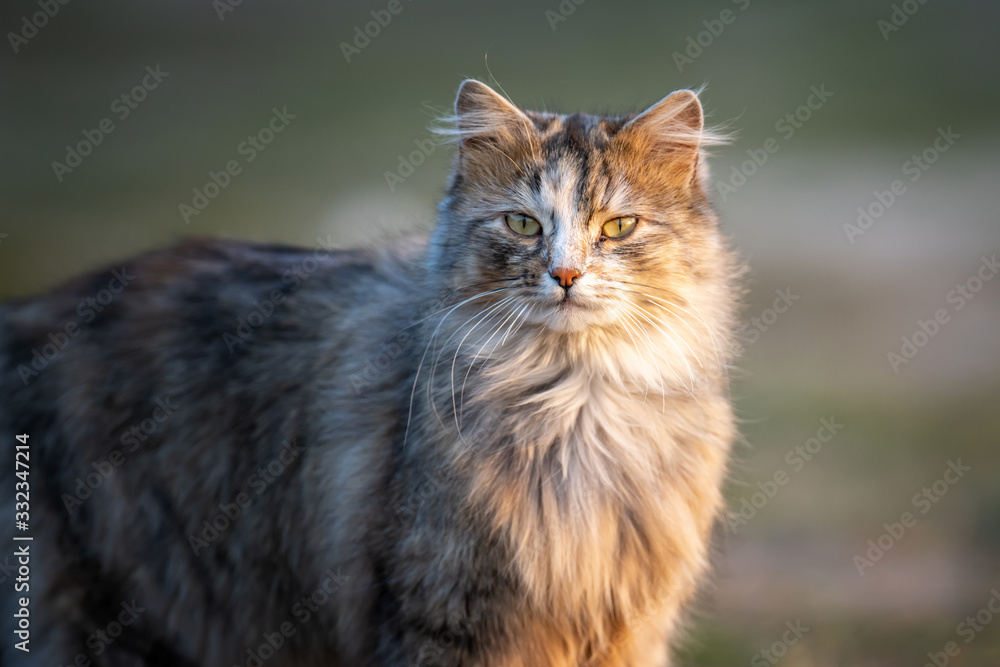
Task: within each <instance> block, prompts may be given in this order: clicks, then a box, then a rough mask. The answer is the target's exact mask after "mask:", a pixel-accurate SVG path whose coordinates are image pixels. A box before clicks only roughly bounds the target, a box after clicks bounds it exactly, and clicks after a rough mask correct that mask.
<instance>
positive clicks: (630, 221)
mask: <svg viewBox="0 0 1000 667" xmlns="http://www.w3.org/2000/svg"><path fill="white" fill-rule="evenodd" d="M636 222H638V219H637V218H636V217H635V216H632V215H627V216H623V217H621V218H615V219H614V220H608V221H607V222H605V223H604V226H603V227H601V234H602V235H604V236H605V237H606V238H609V239H620V238H623V237H625V236H628V235H629V234H631V233H632V230H633V229H635V223H636Z"/></svg>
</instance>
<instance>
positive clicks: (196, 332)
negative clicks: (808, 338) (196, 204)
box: [0, 79, 741, 667]
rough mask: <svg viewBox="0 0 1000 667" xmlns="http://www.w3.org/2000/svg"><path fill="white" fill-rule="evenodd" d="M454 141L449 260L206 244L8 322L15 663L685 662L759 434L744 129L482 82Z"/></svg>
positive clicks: (691, 111)
mask: <svg viewBox="0 0 1000 667" xmlns="http://www.w3.org/2000/svg"><path fill="white" fill-rule="evenodd" d="M449 127H450V129H445V130H443V132H444V134H446V135H447V136H448V138H449V139H451V140H453V141H454V142H455V143H456V144H457V149H456V154H455V158H454V164H453V169H452V173H451V176H450V182H449V184H448V187H447V191H446V194H445V196H444V198H443V201H442V203H441V205H440V209H439V221H438V224H437V225H436V227H435V229H434V230H433V231H432V233H431V234H430V235H429V237H428V238H426V239H419V238H415V239H405V240H403V241H399V242H394V243H391V244H386V245H385V247H382V248H373V249H366V250H351V251H344V250H332V249H329V248H326V247H320V248H317V249H315V250H306V249H296V248H290V247H282V246H276V245H263V244H254V243H247V242H235V241H217V240H193V241H187V242H183V243H181V244H179V245H177V246H175V247H173V248H170V249H167V250H163V251H157V252H152V253H150V254H146V255H144V256H140V257H137V258H134V259H132V260H130V261H127V262H125V263H123V264H119V265H116V266H115V267H114V268H113V269H110V270H108V271H102V272H96V273H92V274H90V275H88V276H85V277H82V278H79V279H76V280H74V281H72V282H70V283H68V284H66V285H64V286H63V287H60V288H58V289H56V290H54V291H53V292H51V293H49V294H47V295H44V296H40V297H36V298H28V299H23V300H20V301H16V302H12V303H8V304H6V305H3V306H2V307H0V323H2V325H0V399H2V408H0V439H2V441H3V451H4V452H5V455H4V456H5V457H6V459H7V461H9V462H11V463H10V464H8V462H5V463H4V464H3V471H4V472H3V473H2V475H0V477H2V479H0V483H2V485H3V489H4V494H5V496H4V498H5V499H6V500H5V501H4V505H3V512H4V513H3V517H4V519H3V521H2V522H0V525H3V526H4V528H3V529H2V532H3V535H2V536H0V537H4V538H7V539H5V540H4V543H6V544H15V545H30V559H29V560H30V566H29V567H30V590H29V591H27V592H23V593H16V594H14V595H13V597H12V594H11V591H12V588H11V586H10V582H8V584H7V585H5V587H4V594H3V597H2V598H0V605H2V610H0V611H2V619H3V620H2V621H0V625H2V626H3V627H2V629H3V639H2V640H0V647H2V654H0V661H2V663H3V664H4V665H14V664H18V665H21V664H23V665H46V666H54V665H161V664H162V665H205V666H216V665H219V666H224V665H244V666H246V667H261V665H268V666H269V667H270V666H273V665H299V666H308V665H317V666H318V665H324V666H326V667H330V666H335V665H344V666H351V667H354V666H360V665H372V666H377V667H404V666H405V667H411V666H417V665H421V666H425V665H437V666H441V667H455V666H459V665H462V666H479V667H543V666H552V667H565V666H570V665H574V666H577V665H593V666H598V665H600V666H604V667H611V666H626V665H627V666H632V667H653V666H658V667H660V666H664V665H667V664H669V662H670V660H671V644H672V641H673V639H674V638H675V636H676V635H677V631H678V628H679V627H681V625H682V622H683V615H684V612H685V610H686V609H687V607H688V606H689V603H690V602H691V600H692V598H693V596H695V594H696V592H697V590H698V587H699V582H701V581H702V579H703V576H704V574H705V571H706V568H707V563H708V560H709V554H710V543H711V536H712V533H713V530H714V527H715V526H716V525H717V523H718V517H719V516H720V513H721V510H722V507H723V499H722V494H721V486H722V484H723V481H724V478H725V475H726V467H727V459H728V455H729V449H730V445H731V442H732V441H733V439H734V437H735V426H734V418H733V413H732V408H731V404H730V400H729V389H728V368H729V366H730V364H731V363H732V361H733V358H732V357H733V350H734V346H733V336H734V333H733V332H734V322H735V313H736V310H737V304H738V301H739V294H740V286H739V285H740V272H741V269H740V263H739V261H738V260H737V259H736V256H735V254H734V253H733V251H731V250H730V249H729V248H728V243H727V241H726V240H725V238H724V236H723V234H722V232H721V231H720V229H719V223H718V221H717V218H716V216H715V215H714V214H713V212H712V209H711V207H710V204H709V201H708V197H707V192H708V186H707V179H708V172H707V168H706V165H705V156H706V152H705V151H706V147H708V146H710V145H712V144H713V143H718V142H720V141H721V137H720V135H719V134H718V133H715V132H713V131H711V130H710V129H707V128H706V127H705V123H704V118H703V113H702V107H701V104H700V102H699V100H698V96H697V94H695V93H694V92H692V91H688V90H682V91H678V92H675V93H673V94H672V95H670V96H668V97H666V98H664V99H663V100H661V101H660V102H658V103H657V104H655V105H653V106H652V107H650V108H649V109H647V110H646V111H644V112H642V113H639V114H630V115H626V116H622V117H608V118H605V117H596V116H591V115H586V114H582V113H577V114H574V115H559V114H555V113H548V112H546V113H539V112H532V111H525V110H522V109H520V108H518V107H517V106H515V105H514V104H512V103H511V102H509V101H508V100H507V99H506V98H505V97H504V96H501V95H500V94H498V93H496V92H495V91H494V90H493V89H491V88H490V87H488V86H487V85H485V84H483V83H481V82H478V81H475V80H471V79H470V80H466V81H465V82H463V83H462V85H461V87H460V89H459V92H458V96H457V100H456V104H455V113H454V117H453V118H451V124H450V125H449ZM362 224H363V223H362ZM17 436H22V438H21V440H22V441H24V442H26V443H27V444H28V447H27V449H26V451H28V453H29V456H30V464H29V465H30V477H29V476H24V477H26V478H27V481H28V482H29V484H30V520H29V527H28V529H27V532H23V533H22V532H19V531H18V530H15V528H14V527H13V524H11V522H10V521H9V517H10V516H11V515H12V514H14V511H15V507H14V498H13V497H11V496H10V493H11V491H12V490H13V489H14V488H15V484H16V483H17V482H19V481H22V477H20V476H18V477H15V476H14V474H15V470H14V467H13V465H12V464H13V459H14V454H13V452H14V447H15V445H17V444H19V442H18V438H17ZM23 436H27V437H26V438H24V437H23ZM18 470H21V468H18ZM18 488H19V489H21V488H27V487H26V486H18ZM18 500H21V499H20V498H19V499H18ZM18 509H21V508H20V506H19V507H18ZM14 534H17V535H31V536H32V537H33V541H31V542H26V541H22V542H11V540H10V539H9V538H10V537H11V536H12V535H14ZM5 550H6V549H5ZM15 570H16V566H15ZM11 576H13V575H11ZM22 596H29V597H30V600H29V603H28V604H29V606H28V608H29V610H30V644H29V645H28V647H30V652H24V651H22V650H20V649H19V648H15V643H17V642H19V641H21V639H23V635H21V636H19V635H18V634H17V632H16V631H17V630H18V629H19V625H18V624H19V623H20V621H19V620H18V619H17V618H16V617H15V615H14V614H15V613H18V610H20V609H21V605H23V604H24V602H23V601H22V600H21V599H20V598H21V597H22Z"/></svg>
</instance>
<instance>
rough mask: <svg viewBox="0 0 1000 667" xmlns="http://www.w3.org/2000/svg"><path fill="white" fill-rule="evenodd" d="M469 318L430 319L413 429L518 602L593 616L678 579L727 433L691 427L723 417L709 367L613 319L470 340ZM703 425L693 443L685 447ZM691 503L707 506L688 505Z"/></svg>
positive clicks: (686, 572) (695, 564)
mask: <svg viewBox="0 0 1000 667" xmlns="http://www.w3.org/2000/svg"><path fill="white" fill-rule="evenodd" d="M474 310H477V309H474ZM474 310H473V312H474ZM455 319H456V321H457V322H462V321H463V320H466V319H467V316H466V317H457V316H456V318H455ZM474 323H475V320H473V321H472V323H467V324H465V325H464V326H463V327H456V328H451V329H449V330H448V331H447V335H445V334H443V333H441V331H438V334H437V335H438V337H439V338H441V339H442V340H444V339H448V341H447V344H445V345H443V346H441V347H440V348H438V352H437V354H439V355H440V359H441V360H442V361H441V362H440V363H439V365H438V366H437V367H436V368H437V370H436V374H435V376H434V378H433V382H432V384H431V387H430V390H429V392H430V396H432V397H433V404H430V403H428V404H425V407H427V409H426V411H425V413H424V415H423V419H424V429H426V430H425V432H434V433H436V437H435V438H434V440H435V446H436V447H438V448H439V449H438V451H437V452H435V455H436V456H441V455H444V456H445V457H446V460H447V461H448V462H449V466H450V469H451V470H450V473H452V474H457V475H458V476H460V477H464V480H463V481H464V483H465V485H466V486H467V489H468V492H469V505H468V507H467V508H465V509H466V510H467V511H470V512H474V513H477V514H478V515H480V516H482V515H485V516H487V517H488V521H489V525H490V528H491V530H492V531H494V534H495V535H496V536H498V537H499V538H500V540H501V542H502V543H503V544H505V545H506V547H507V548H508V549H509V550H510V553H509V556H510V558H511V561H512V564H513V569H514V570H515V572H516V575H517V577H518V578H519V580H520V581H521V582H522V584H523V585H524V588H525V592H526V594H527V596H528V598H529V600H530V603H531V604H532V605H534V606H536V607H537V608H539V609H543V610H545V611H547V612H549V613H552V614H566V615H572V616H573V618H574V621H576V622H580V623H584V624H591V626H595V624H596V627H598V628H599V627H600V624H601V622H602V619H606V618H608V617H610V616H615V617H621V616H626V615H635V614H641V613H644V612H643V610H644V609H645V608H647V607H649V606H651V605H654V598H658V599H657V600H656V602H662V601H663V600H662V598H663V597H664V596H669V595H671V593H670V591H671V590H674V591H677V592H687V591H689V590H690V587H691V586H693V582H694V579H695V577H696V576H697V573H698V572H699V571H700V570H701V568H702V566H703V564H704V561H705V558H706V553H705V552H704V545H705V543H706V540H705V539H704V538H705V534H706V531H707V530H708V529H709V524H710V518H709V515H710V514H711V513H712V512H714V509H715V508H716V507H717V506H718V504H719V501H720V499H719V498H718V494H717V492H716V491H715V489H716V488H717V486H718V484H717V481H718V480H717V479H715V477H716V476H717V475H718V474H720V473H719V472H718V471H721V470H722V468H723V466H721V465H720V461H722V460H724V459H725V456H726V453H727V449H728V447H727V443H728V438H729V437H731V434H730V433H729V432H728V431H726V432H722V431H720V432H719V433H715V434H713V433H711V432H708V433H706V426H705V425H706V423H727V419H726V418H727V417H728V410H729V408H728V404H727V403H726V401H725V400H722V399H721V396H720V393H719V392H720V388H721V386H722V382H721V380H720V377H721V376H722V369H721V368H719V367H718V366H699V365H696V364H698V363H699V362H698V361H696V360H695V359H693V358H692V359H688V358H687V355H688V351H687V350H683V348H682V347H679V345H678V343H677V342H676V341H675V342H673V343H671V342H669V341H667V340H660V339H657V338H656V337H652V338H648V339H646V340H639V339H635V340H633V339H631V338H629V337H627V335H626V334H625V332H624V331H623V330H622V329H620V328H618V329H616V328H597V329H591V330H587V331H583V332H578V333H557V332H551V331H546V330H545V329H544V328H533V327H522V328H520V329H518V330H516V331H512V332H511V333H510V334H509V335H507V336H506V338H503V336H504V335H505V331H506V328H504V329H503V330H501V331H500V333H499V334H498V335H497V336H496V337H495V338H493V339H492V340H491V341H488V342H487V343H486V349H485V350H483V349H482V347H483V342H481V341H482V340H483V336H484V333H485V332H484V331H480V330H478V329H477V330H475V331H472V333H471V334H470V333H469V331H470V329H471V328H472V326H473V325H474ZM483 328H484V327H480V329H483ZM487 328H488V327H487ZM623 336H624V337H623ZM486 338H487V339H489V337H488V336H486ZM706 338H707V337H706ZM501 340H502V341H503V342H502V344H500V342H499V341H501ZM462 341H465V343H466V344H465V345H462V344H461V342H462ZM471 341H480V342H479V343H478V344H477V345H472V344H469V343H470V342H471ZM695 342H696V344H697V341H695ZM701 346H702V347H704V346H705V343H704V341H702V342H701ZM434 347H435V346H434V345H433V344H432V345H430V348H429V349H434ZM459 348H461V349H459ZM692 352H693V350H692ZM702 352H703V353H702V354H701V355H697V356H698V358H699V359H700V360H703V361H705V363H706V364H707V363H708V360H712V361H715V360H716V359H717V357H714V356H710V355H711V347H709V350H707V351H706V350H703V351H702ZM706 352H708V353H707V354H706ZM651 353H652V354H653V357H652V358H651V357H650V354H651ZM484 358H488V361H487V362H485V363H484V362H483V359H484ZM651 359H652V361H651ZM473 364H474V365H473ZM431 365H432V366H433V363H431ZM695 368H696V369H698V372H694V370H693V369H695ZM668 369H669V370H668ZM424 372H426V370H425V371H424ZM418 380H419V378H418ZM426 381H430V378H429V377H428V378H426ZM418 384H419V386H421V387H424V388H426V385H425V384H423V382H419V383H418ZM720 417H725V418H722V419H720ZM706 435H707V436H708V441H707V442H708V443H709V444H708V446H704V447H699V446H696V445H692V444H691V443H693V442H695V441H700V442H704V441H705V437H706ZM706 475H709V476H711V477H712V482H716V483H708V484H706V483H705V481H706V480H705V476H706ZM706 501H707V502H706ZM696 503H701V504H702V505H703V506H704V507H705V509H706V513H704V514H699V513H695V514H694V515H693V514H692V511H691V507H692V506H693V505H695V504H696ZM692 545H695V546H694V548H693V549H692ZM668 564H669V566H668ZM681 597H683V595H682V596H681ZM607 631H608V632H610V631H611V629H610V628H608V629H607Z"/></svg>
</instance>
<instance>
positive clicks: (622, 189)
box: [435, 81, 720, 335]
mask: <svg viewBox="0 0 1000 667" xmlns="http://www.w3.org/2000/svg"><path fill="white" fill-rule="evenodd" d="M456 121H457V131H456V133H457V134H458V137H459V144H460V145H459V155H458V157H457V159H456V165H455V171H454V174H453V178H452V184H451V187H450V189H449V192H448V196H447V197H446V199H445V201H444V203H443V204H442V214H443V215H442V224H441V226H440V227H439V229H438V230H437V235H436V246H437V254H436V258H435V262H436V264H437V266H438V268H439V269H441V270H443V271H444V272H445V273H447V274H448V275H449V277H450V279H451V280H452V281H453V284H455V285H457V286H466V287H463V291H464V293H465V294H466V296H467V297H468V296H473V295H474V294H478V293H481V292H487V291H491V290H501V291H498V292H496V294H493V295H489V297H484V301H483V303H492V304H496V303H499V302H500V301H501V300H505V301H504V303H503V305H501V306H499V307H498V308H497V310H496V312H498V313H501V314H502V313H507V314H508V315H510V316H511V317H510V318H509V319H510V321H515V318H516V320H517V321H520V320H524V321H525V322H527V323H531V324H534V325H536V326H539V325H540V326H542V327H545V328H548V329H550V330H553V331H559V332H573V331H581V330H586V329H589V328H593V327H603V328H608V329H611V328H616V329H618V330H619V331H621V332H622V333H623V335H624V334H625V333H626V332H628V331H629V330H633V331H635V330H639V329H641V330H645V331H652V332H656V331H660V332H666V331H668V330H669V329H671V328H676V327H677V326H678V323H677V322H676V321H675V320H677V319H678V318H690V316H688V315H685V313H684V309H685V308H686V307H687V306H686V304H689V303H690V302H691V298H690V296H691V295H690V294H689V292H691V290H694V289H697V288H698V286H699V283H705V282H706V281H709V282H710V281H711V278H710V277H709V274H711V273H713V272H714V267H713V266H712V265H713V263H717V262H718V255H719V247H720V240H719V238H718V232H717V229H716V224H715V220H714V217H713V216H712V214H711V211H710V210H709V207H708V203H707V201H706V197H705V185H704V183H703V182H702V180H703V177H704V170H703V165H702V164H701V160H700V158H701V156H700V152H699V151H700V146H701V145H703V143H704V141H705V133H704V130H703V125H702V122H703V121H702V111H701V106H700V104H699V102H698V98H697V97H696V96H695V95H694V94H693V93H691V92H690V91H680V92H678V93H675V94H673V95H672V96H670V97H668V98H667V99H665V100H663V101H661V102H660V103H658V104H657V105H654V106H653V107H652V108H650V109H649V110H647V111H646V112H644V113H643V114H640V115H639V116H638V117H626V118H614V119H609V118H600V117H596V116H589V115H584V114H576V115H573V116H559V115H555V114H550V113H535V112H524V111H521V110H519V109H517V108H516V107H514V106H513V105H512V104H510V103H509V102H507V101H506V100H505V99H504V98H502V97H500V96H499V95H497V94H496V93H495V92H493V91H492V90H491V89H490V88H488V87H487V86H485V85H484V84H482V83H479V82H477V81H466V82H465V83H464V84H463V86H462V88H461V90H460V91H459V96H458V101H457V104H456Z"/></svg>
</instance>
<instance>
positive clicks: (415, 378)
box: [403, 287, 511, 447]
mask: <svg viewBox="0 0 1000 667" xmlns="http://www.w3.org/2000/svg"><path fill="white" fill-rule="evenodd" d="M508 289H511V288H510V287H501V288H499V289H495V290H490V291H488V292H481V293H479V294H477V295H475V296H472V297H469V298H468V299H465V300H464V301H462V302H460V303H457V304H455V305H454V306H452V308H451V310H449V311H448V312H447V313H445V315H444V316H442V318H441V321H440V322H438V325H437V327H435V329H434V333H432V334H431V336H430V338H429V339H428V340H427V345H426V346H425V347H424V351H423V354H421V355H420V362H419V363H418V364H417V372H416V373H415V374H414V376H413V389H411V390H410V406H409V409H408V411H407V414H406V430H405V431H404V432H403V447H406V439H407V438H408V437H409V435H410V421H411V420H412V419H413V398H414V396H416V393H417V381H418V380H419V379H420V369H421V368H422V367H423V365H424V358H425V357H426V356H427V351H428V350H429V349H430V346H431V343H432V342H433V341H434V337H435V336H437V332H438V329H440V328H441V325H442V324H444V321H445V320H446V319H448V316H449V315H451V314H452V313H453V312H454V311H455V309H456V308H458V307H460V306H463V305H465V304H467V303H469V302H470V301H475V300H476V299H480V298H482V297H484V296H489V295H490V294H496V293H497V292H502V291H504V290H508ZM439 312H440V311H439Z"/></svg>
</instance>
